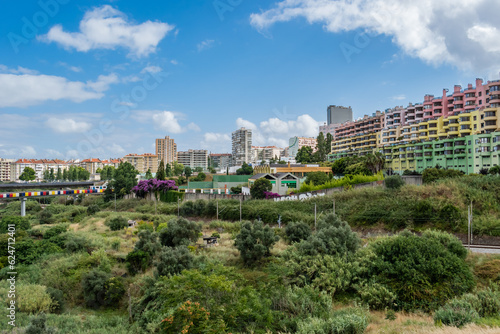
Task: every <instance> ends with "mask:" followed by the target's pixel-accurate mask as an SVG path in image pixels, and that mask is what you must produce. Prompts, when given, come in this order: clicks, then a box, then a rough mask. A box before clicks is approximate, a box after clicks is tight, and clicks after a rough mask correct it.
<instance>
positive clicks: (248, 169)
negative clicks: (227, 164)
mask: <svg viewBox="0 0 500 334" xmlns="http://www.w3.org/2000/svg"><path fill="white" fill-rule="evenodd" d="M252 174H253V168H252V166H250V165H248V164H247V163H246V162H244V163H243V165H241V168H238V170H237V171H236V175H252Z"/></svg>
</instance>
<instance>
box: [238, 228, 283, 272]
mask: <svg viewBox="0 0 500 334" xmlns="http://www.w3.org/2000/svg"><path fill="white" fill-rule="evenodd" d="M278 240H279V237H278V236H275V235H274V231H273V230H272V229H271V228H270V227H269V226H266V227H264V225H263V223H262V222H259V221H256V222H254V223H253V224H252V223H248V222H247V223H244V224H243V225H242V226H241V231H240V233H239V234H238V235H237V236H236V239H235V241H234V245H235V246H236V248H237V249H238V250H239V251H240V254H241V258H242V259H243V262H245V264H252V263H255V262H257V261H259V260H260V259H262V258H263V257H266V256H269V255H271V248H272V247H273V245H274V244H275V243H276V242H277V241H278Z"/></svg>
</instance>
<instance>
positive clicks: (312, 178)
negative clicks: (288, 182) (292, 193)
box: [306, 172, 329, 186]
mask: <svg viewBox="0 0 500 334" xmlns="http://www.w3.org/2000/svg"><path fill="white" fill-rule="evenodd" d="M328 180H329V178H328V175H327V174H326V173H325V172H312V173H307V177H306V183H308V184H311V185H315V186H320V185H322V184H325V183H326V182H328Z"/></svg>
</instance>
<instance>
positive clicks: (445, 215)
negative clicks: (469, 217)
mask: <svg viewBox="0 0 500 334" xmlns="http://www.w3.org/2000/svg"><path fill="white" fill-rule="evenodd" d="M437 220H438V222H439V223H442V224H445V226H448V227H450V228H452V229H453V230H456V229H457V228H458V227H459V226H460V222H461V220H462V214H461V213H460V210H459V209H458V208H457V207H456V206H454V205H453V204H446V205H444V206H443V207H441V208H440V209H439V212H438V215H437Z"/></svg>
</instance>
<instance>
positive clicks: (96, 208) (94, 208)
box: [87, 204, 101, 216]
mask: <svg viewBox="0 0 500 334" xmlns="http://www.w3.org/2000/svg"><path fill="white" fill-rule="evenodd" d="M99 211H101V208H99V205H96V204H91V205H89V206H88V207H87V215H88V216H93V215H95V214H96V213H98V212H99Z"/></svg>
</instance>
